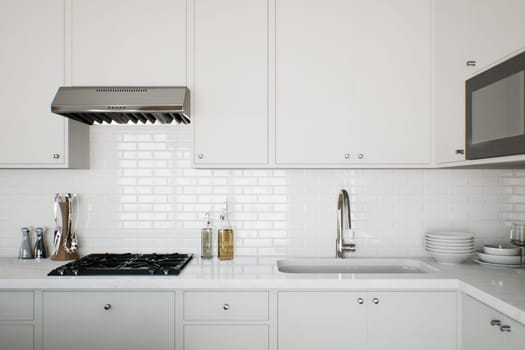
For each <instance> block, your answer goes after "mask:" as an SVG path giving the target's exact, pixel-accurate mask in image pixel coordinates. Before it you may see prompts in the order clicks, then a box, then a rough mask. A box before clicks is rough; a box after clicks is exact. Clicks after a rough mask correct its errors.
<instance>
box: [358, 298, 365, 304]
mask: <svg viewBox="0 0 525 350" xmlns="http://www.w3.org/2000/svg"><path fill="white" fill-rule="evenodd" d="M364 302H365V301H364V300H363V298H357V303H358V304H360V305H361V304H363V303H364Z"/></svg>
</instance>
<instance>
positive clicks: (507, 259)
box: [477, 252, 521, 265]
mask: <svg viewBox="0 0 525 350" xmlns="http://www.w3.org/2000/svg"><path fill="white" fill-rule="evenodd" d="M477 254H478V256H479V258H480V259H481V260H482V261H486V262H489V263H493V264H505V265H519V264H521V256H519V255H516V256H513V255H491V254H484V253H479V252H478V253H477Z"/></svg>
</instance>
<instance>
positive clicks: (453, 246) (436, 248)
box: [425, 232, 474, 264]
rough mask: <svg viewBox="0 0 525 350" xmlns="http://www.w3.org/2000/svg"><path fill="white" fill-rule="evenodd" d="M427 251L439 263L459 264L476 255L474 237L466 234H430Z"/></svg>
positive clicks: (427, 238)
mask: <svg viewBox="0 0 525 350" xmlns="http://www.w3.org/2000/svg"><path fill="white" fill-rule="evenodd" d="M425 251H426V252H427V253H428V255H430V256H431V257H433V258H434V259H436V260H437V261H438V262H441V263H449V264H459V263H461V262H463V261H465V260H466V259H468V258H469V257H470V256H471V255H472V254H473V253H474V236H472V235H471V234H470V233H466V232H428V233H425Z"/></svg>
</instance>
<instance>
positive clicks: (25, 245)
mask: <svg viewBox="0 0 525 350" xmlns="http://www.w3.org/2000/svg"><path fill="white" fill-rule="evenodd" d="M21 231H22V243H21V244H20V250H19V251H18V259H33V258H34V256H33V251H32V250H31V241H30V240H29V232H31V230H30V229H28V228H27V227H22V228H21Z"/></svg>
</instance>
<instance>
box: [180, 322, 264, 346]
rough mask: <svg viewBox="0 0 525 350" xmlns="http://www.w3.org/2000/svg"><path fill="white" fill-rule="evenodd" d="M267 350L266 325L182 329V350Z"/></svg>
mask: <svg viewBox="0 0 525 350" xmlns="http://www.w3.org/2000/svg"><path fill="white" fill-rule="evenodd" d="M203 349H218V350H222V349H224V350H245V349H250V350H268V326H266V325H197V326H185V327H184V350H203Z"/></svg>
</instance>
